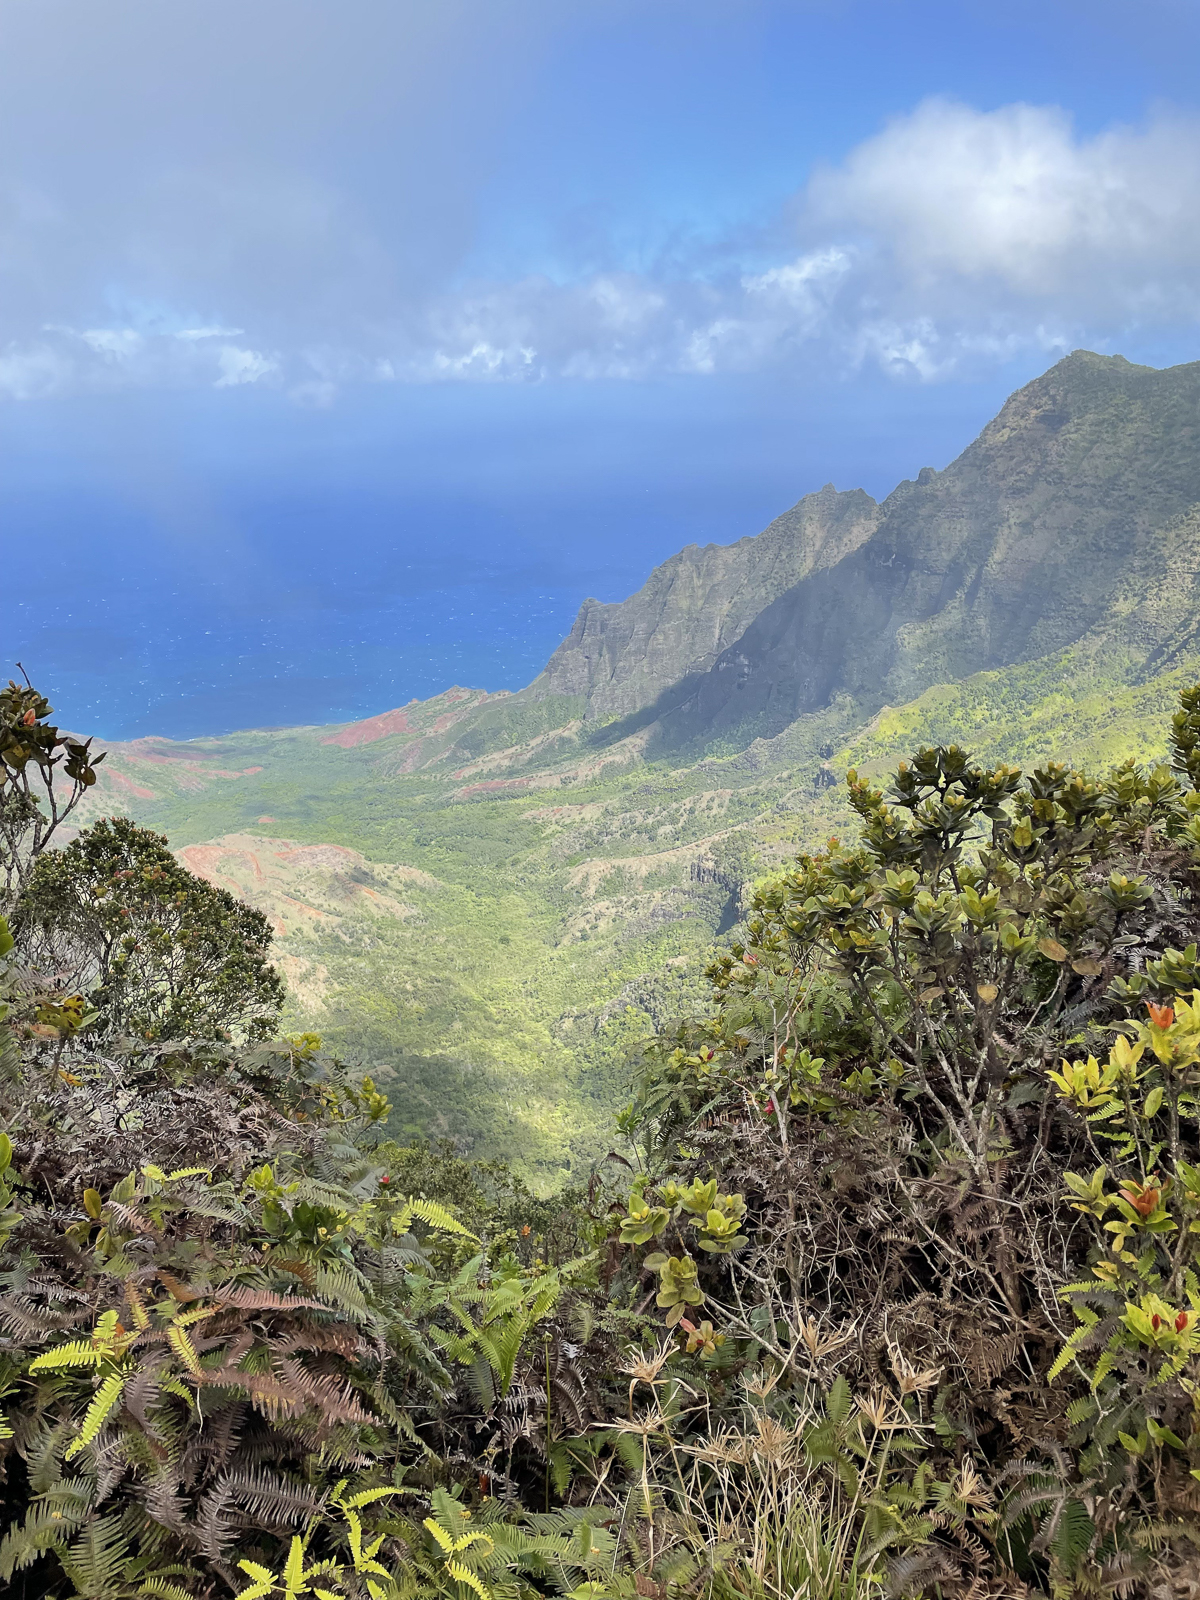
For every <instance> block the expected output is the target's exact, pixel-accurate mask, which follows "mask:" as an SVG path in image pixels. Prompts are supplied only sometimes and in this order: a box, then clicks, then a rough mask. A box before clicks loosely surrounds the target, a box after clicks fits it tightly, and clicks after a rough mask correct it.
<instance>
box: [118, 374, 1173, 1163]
mask: <svg viewBox="0 0 1200 1600" xmlns="http://www.w3.org/2000/svg"><path fill="white" fill-rule="evenodd" d="M1198 431H1200V364H1196V365H1193V366H1187V367H1177V368H1174V369H1170V370H1168V371H1165V372H1157V371H1154V370H1152V369H1149V368H1143V367H1132V366H1130V365H1129V363H1127V362H1123V361H1121V360H1120V359H1119V358H1103V357H1098V356H1091V355H1087V354H1085V353H1077V354H1076V355H1074V356H1072V357H1069V358H1068V359H1067V360H1066V361H1063V362H1061V363H1059V365H1058V366H1056V367H1055V368H1053V369H1052V370H1051V371H1050V372H1049V373H1047V374H1046V375H1045V376H1044V377H1043V378H1040V379H1038V380H1037V381H1036V382H1035V383H1033V384H1031V385H1029V386H1027V387H1026V388H1025V389H1023V390H1021V391H1020V392H1019V393H1018V394H1017V395H1014V396H1013V398H1012V399H1011V400H1010V401H1009V402H1008V404H1007V405H1006V406H1005V407H1004V410H1003V411H1002V412H1001V414H1000V416H999V417H998V418H997V419H996V420H995V421H994V422H993V423H991V424H989V426H988V427H987V428H986V429H985V430H984V432H983V433H982V434H981V436H980V438H979V439H978V440H977V441H976V442H975V443H974V444H973V445H972V446H970V448H969V449H968V450H967V451H965V452H964V454H963V455H962V456H961V457H960V458H959V459H958V461H956V462H955V463H953V464H952V465H951V467H949V468H947V469H946V471H945V472H943V473H940V474H939V473H930V472H928V471H926V472H923V473H922V474H921V478H920V480H919V481H917V482H916V483H909V484H904V485H901V486H900V488H899V489H897V490H896V491H895V492H894V493H893V494H892V495H891V496H889V497H888V499H887V500H886V501H885V502H884V503H883V505H882V506H876V505H875V502H873V501H872V500H870V498H869V497H868V496H866V495H863V494H861V493H860V492H856V493H851V494H843V495H838V494H836V493H835V492H834V491H832V490H831V489H826V490H823V491H821V493H820V494H818V495H812V496H808V497H806V499H805V500H802V501H801V502H800V503H799V505H798V506H797V507H796V508H794V510H793V511H792V512H790V513H788V514H787V515H786V516H785V517H782V518H780V519H779V520H778V521H777V522H776V523H774V524H772V526H771V528H769V529H768V530H767V531H766V532H765V533H763V534H761V535H759V536H758V538H757V539H748V540H742V541H740V542H739V543H738V544H736V545H733V546H729V547H717V546H710V547H708V548H707V549H705V550H697V549H696V548H695V547H692V548H690V549H689V550H687V551H684V552H681V554H680V555H679V556H677V557H674V558H673V559H672V561H670V562H667V563H665V564H664V566H663V567H661V568H660V569H658V571H657V572H656V573H654V574H653V575H652V576H651V578H650V580H649V581H648V583H647V585H646V586H645V588H643V589H642V590H641V591H639V593H638V594H637V595H635V596H632V597H631V598H630V599H629V600H627V601H625V602H623V603H622V604H621V605H619V606H604V607H602V606H597V605H596V604H595V603H594V602H588V603H587V604H585V606H584V607H583V609H582V610H581V612H580V616H579V619H578V620H577V622H576V625H575V628H574V629H573V630H572V633H571V635H570V637H569V638H568V639H567V640H566V641H565V642H564V644H563V646H562V647H561V648H560V650H559V651H557V652H556V654H555V656H554V657H553V658H552V660H551V662H550V663H549V664H548V666H547V669H546V671H545V672H544V673H543V674H542V675H541V676H540V677H539V679H538V680H536V681H535V683H534V684H532V685H531V686H530V687H529V688H528V689H526V690H523V691H521V692H520V693H519V694H515V695H513V694H496V695H489V694H484V693H482V692H479V691H472V690H466V689H453V690H450V691H448V692H447V693H446V694H445V695H441V696H438V697H437V698H435V699H433V700H430V701H426V702H423V703H420V704H418V703H413V704H412V705H409V706H407V707H404V708H402V709H399V710H395V711H390V712H386V713H383V714H381V715H380V716H378V717H372V718H369V719H366V720H365V721H363V722H360V723H355V724H351V725H348V726H344V727H337V728H297V729H284V730H271V731H257V732H254V731H251V732H246V733H238V734H234V735H230V736H228V737H226V738H222V739H207V740H194V741H190V742H188V743H186V744H173V743H171V742H169V741H165V740H139V741H136V742H134V743H131V744H126V745H120V746H116V747H114V748H113V750H112V753H111V756H110V759H109V761H108V763H106V765H105V766H104V767H103V768H102V769H101V772H102V774H103V779H102V784H101V786H100V787H99V788H98V790H97V792H96V794H95V796H94V798H93V810H94V811H96V812H103V811H113V810H117V809H120V810H124V811H127V812H129V813H131V814H133V815H135V816H137V817H138V818H139V819H141V820H143V821H146V822H148V823H152V824H153V825H155V826H157V827H160V828H162V829H163V830H164V831H166V832H167V833H168V834H169V836H170V838H171V840H172V843H173V845H174V846H175V847H176V848H177V849H178V850H179V851H180V852H181V854H182V855H183V858H184V860H185V861H187V862H188V863H189V865H192V866H193V869H194V870H197V871H200V872H203V873H204V874H205V875H206V876H210V877H213V878H214V879H216V880H217V881H220V882H222V883H225V884H227V885H228V886H229V887H233V888H235V889H236V890H237V892H238V893H240V894H242V895H243V896H244V897H245V898H247V899H248V900H251V901H253V902H254V903H256V904H259V905H261V906H262V907H263V908H264V909H265V910H267V912H268V914H269V915H271V917H272V919H273V920H274V922H275V924H276V928H277V941H278V949H279V952H280V959H281V962H282V965H283V967H284V970H285V973H286V975H287V977H288V980H289V984H290V993H291V1000H290V1006H291V1013H290V1020H291V1022H292V1023H293V1024H295V1025H296V1026H310V1027H315V1028H316V1029H318V1030H319V1031H320V1032H322V1033H323V1034H325V1035H326V1036H327V1037H328V1038H329V1039H330V1040H332V1041H333V1042H335V1043H337V1044H338V1045H340V1046H341V1047H342V1048H343V1049H345V1050H346V1051H348V1052H351V1053H353V1054H355V1055H357V1056H360V1057H361V1058H362V1059H363V1060H364V1062H366V1063H368V1064H370V1065H371V1066H372V1067H375V1066H378V1065H381V1064H383V1065H388V1066H390V1067H391V1068H392V1069H393V1072H394V1076H393V1078H392V1080H391V1082H390V1084H389V1089H390V1093H391V1095H392V1098H393V1102H394V1105H395V1113H394V1120H395V1127H396V1131H397V1132H404V1131H412V1130H422V1131H428V1132H434V1133H444V1134H446V1135H449V1136H452V1137H455V1138H457V1139H459V1140H461V1141H462V1142H463V1143H464V1144H467V1145H470V1147H471V1148H473V1149H474V1150H475V1151H476V1152H477V1153H486V1154H505V1155H508V1156H510V1157H515V1158H516V1159H517V1160H518V1162H519V1164H520V1165H521V1166H522V1167H523V1169H524V1170H525V1171H526V1172H528V1173H529V1174H530V1175H531V1176H532V1177H533V1178H534V1179H535V1181H538V1182H539V1183H541V1184H543V1185H546V1186H549V1185H551V1184H553V1183H554V1182H555V1181H556V1180H557V1179H558V1178H559V1177H560V1176H561V1174H562V1173H563V1171H564V1170H580V1169H581V1168H583V1167H585V1166H586V1165H587V1163H589V1162H590V1161H592V1160H594V1159H595V1158H596V1157H597V1156H599V1155H602V1154H603V1153H604V1149H605V1145H604V1143H603V1140H604V1134H605V1129H606V1127H607V1125H608V1120H609V1117H610V1115H611V1111H612V1109H613V1107H614V1105H616V1104H618V1103H619V1102H620V1100H621V1099H622V1097H623V1092H624V1080H625V1077H626V1074H627V1070H628V1069H627V1058H628V1053H629V1050H630V1048H631V1046H634V1045H636V1043H637V1041H638V1040H639V1039H640V1038H641V1037H643V1036H644V1035H645V1034H646V1032H647V1031H648V1029H649V1028H650V1027H651V1026H652V1025H653V1024H655V1023H658V1022H661V1021H664V1020H666V1019H667V1018H669V1017H670V1016H673V1015H676V1014H679V1013H680V1012H681V1011H686V1010H688V1009H689V1008H691V1007H694V1006H699V1005H700V1004H702V1003H703V1001H704V986H703V982H702V979H701V976H700V973H701V970H702V966H703V963H704V960H705V957H706V955H707V953H708V952H709V951H710V950H711V948H712V943H713V940H714V939H715V938H719V937H721V936H722V934H723V933H724V932H725V931H727V930H728V929H729V928H730V927H731V926H732V925H733V924H734V922H735V921H736V918H737V915H738V909H739V894H740V892H741V889H742V886H743V885H744V884H745V883H746V882H747V880H749V879H751V878H752V877H753V876H754V875H755V874H756V873H760V872H762V871H764V870H767V869H769V868H770V866H771V865H772V864H773V863H774V862H776V861H779V860H780V859H782V858H783V857H784V856H785V855H787V854H789V853H790V852H792V851H794V850H795V849H796V847H797V846H798V845H799V844H801V843H804V842H808V841H812V840H815V839H818V838H821V837H823V836H825V835H827V834H828V833H830V832H833V831H838V830H840V829H841V828H842V827H844V826H845V823H846V814H845V809H844V803H843V800H842V797H841V793H842V792H841V789H840V787H839V785H838V783H837V780H838V779H839V778H840V777H841V775H842V774H843V773H844V771H845V769H846V767H847V766H849V765H851V764H856V765H859V766H863V767H866V768H868V769H879V770H882V769H883V768H885V767H886V766H887V765H888V764H889V763H892V762H894V761H895V759H896V758H897V757H899V756H902V755H903V754H905V753H906V752H907V751H908V750H909V749H910V748H912V746H914V745H916V744H919V743H921V742H923V741H939V742H950V741H952V740H957V741H959V742H961V743H966V744H968V745H970V746H972V747H973V748H974V749H975V750H976V751H977V752H978V753H979V754H980V755H981V756H984V757H988V758H991V759H1006V760H1009V759H1011V760H1019V761H1030V760H1038V759H1046V758H1050V757H1053V758H1055V759H1072V760H1077V761H1082V762H1084V763H1093V764H1099V763H1101V762H1105V763H1107V762H1109V761H1112V760H1114V759H1120V758H1122V757H1124V756H1125V755H1127V754H1132V755H1136V756H1137V757H1138V758H1139V759H1150V758H1152V757H1155V756H1157V755H1158V754H1160V753H1161V752H1160V749H1159V746H1158V741H1159V740H1160V739H1161V737H1162V729H1163V728H1164V726H1165V725H1166V713H1167V712H1168V711H1169V709H1170V707H1171V703H1172V700H1173V697H1174V694H1175V693H1176V691H1177V688H1178V687H1179V685H1180V684H1181V683H1182V682H1187V681H1190V680H1191V679H1192V678H1195V677H1200V635H1198V629H1200V453H1198V452H1197V449H1196V444H1197V434H1198Z"/></svg>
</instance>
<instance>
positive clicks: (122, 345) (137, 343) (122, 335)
mask: <svg viewBox="0 0 1200 1600" xmlns="http://www.w3.org/2000/svg"><path fill="white" fill-rule="evenodd" d="M79 337H80V338H81V339H82V340H83V342H84V344H86V345H87V347H88V349H89V350H94V351H95V352H96V354H97V355H98V356H108V357H110V358H111V359H112V360H114V361H127V360H129V358H130V357H131V356H135V355H137V353H138V351H139V350H140V349H141V348H142V336H141V334H140V333H138V332H137V330H136V329H134V328H89V329H88V331H87V332H86V333H81V334H80V335H79Z"/></svg>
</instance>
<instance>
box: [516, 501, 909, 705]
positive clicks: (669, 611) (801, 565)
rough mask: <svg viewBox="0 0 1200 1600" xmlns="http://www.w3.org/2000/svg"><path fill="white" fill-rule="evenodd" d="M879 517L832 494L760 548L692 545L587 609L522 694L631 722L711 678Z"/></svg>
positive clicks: (798, 513) (787, 519)
mask: <svg viewBox="0 0 1200 1600" xmlns="http://www.w3.org/2000/svg"><path fill="white" fill-rule="evenodd" d="M879 516H880V508H879V506H878V505H877V504H876V502H875V501H874V500H872V498H871V496H870V495H869V494H866V493H864V491H863V490H861V489H853V490H851V491H850V492H849V493H846V494H839V493H838V492H837V490H836V489H835V488H834V487H833V485H832V484H831V483H830V484H826V485H825V487H824V488H823V489H822V490H820V491H819V492H818V493H817V494H809V495H805V497H804V498H803V499H802V500H801V501H799V502H798V504H796V505H795V506H793V507H792V509H791V510H790V511H786V512H784V514H783V515H782V516H781V517H777V518H776V519H775V521H774V522H772V523H771V525H770V526H769V527H768V528H766V529H764V531H763V532H762V533H760V534H759V535H758V536H757V538H747V539H739V540H738V542H737V543H736V544H730V545H718V544H709V545H705V546H703V548H701V547H700V546H699V545H694V544H693V545H688V546H687V548H686V549H684V550H681V551H680V552H679V554H678V555H674V556H672V557H671V559H670V560H669V561H664V562H663V564H662V566H661V567H658V568H656V569H655V571H654V572H652V573H651V575H650V577H649V578H648V579H647V581H646V583H645V585H644V586H643V587H642V588H641V589H639V590H638V592H637V593H636V594H634V595H631V596H630V597H629V599H628V600H622V601H620V602H619V603H618V604H615V605H604V604H602V603H601V602H600V601H598V600H585V601H584V603H583V605H582V606H581V607H580V610H579V615H578V617H577V618H576V619H575V626H574V627H573V628H572V629H571V632H570V634H569V635H568V636H567V638H566V639H564V640H563V642H562V644H561V645H560V646H559V647H558V649H557V650H556V651H555V652H554V654H553V656H551V658H550V660H549V662H548V663H547V665H546V669H545V671H544V672H543V673H542V675H541V677H540V678H539V679H538V680H537V681H536V683H534V684H533V685H531V687H530V690H528V691H526V693H529V694H532V695H572V696H578V695H582V696H584V697H586V700H587V713H586V715H587V718H588V720H596V719H604V718H608V717H613V716H617V717H620V716H626V715H628V714H629V713H631V712H636V711H638V710H640V709H641V708H642V707H644V706H648V705H651V704H653V703H654V702H655V701H656V700H658V699H659V697H660V696H662V695H663V694H665V693H667V692H669V691H670V690H672V689H674V688H675V687H676V686H677V685H679V684H680V683H681V682H683V681H684V680H686V679H688V678H690V677H692V676H694V675H696V674H700V673H704V672H707V671H708V669H709V668H710V667H711V666H712V665H713V664H714V662H715V661H716V660H717V658H718V656H720V655H721V652H722V651H723V650H725V649H726V648H727V647H728V646H730V645H732V644H733V643H734V642H735V641H736V640H738V639H740V638H741V636H742V634H743V633H744V632H745V630H746V628H747V627H748V626H749V625H750V623H751V622H752V621H753V620H754V618H755V617H756V616H758V615H759V613H760V612H761V611H762V610H763V609H764V608H765V607H766V606H768V605H769V604H770V603H771V601H773V600H774V599H776V598H777V596H779V595H781V594H783V593H785V592H786V591H787V590H789V589H791V588H792V587H793V586H794V585H795V584H796V583H798V582H799V581H800V580H801V579H802V578H804V577H806V576H808V575H809V574H810V573H814V572H820V571H824V570H826V569H828V568H830V567H833V566H835V565H836V564H837V563H838V562H840V561H841V560H842V559H843V558H844V557H845V556H846V555H848V554H849V553H850V552H851V551H853V550H855V549H857V548H858V546H859V545H861V544H862V543H863V542H864V540H866V539H868V538H870V536H871V534H872V533H873V532H874V530H875V528H876V526H877V525H878V522H879Z"/></svg>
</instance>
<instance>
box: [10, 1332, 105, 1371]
mask: <svg viewBox="0 0 1200 1600" xmlns="http://www.w3.org/2000/svg"><path fill="white" fill-rule="evenodd" d="M108 1359H109V1358H108V1356H107V1355H106V1354H105V1352H104V1351H103V1350H98V1349H97V1348H96V1346H95V1345H94V1344H93V1343H92V1341H91V1340H90V1339H74V1340H72V1342H71V1343H70V1344H60V1345H57V1346H56V1347H55V1348H54V1349H53V1350H46V1351H43V1353H42V1354H41V1355H40V1356H34V1358H33V1360H32V1361H31V1362H30V1363H29V1370H30V1372H59V1371H65V1370H67V1369H68V1368H71V1367H99V1366H102V1365H103V1364H104V1362H106V1361H107V1360H108Z"/></svg>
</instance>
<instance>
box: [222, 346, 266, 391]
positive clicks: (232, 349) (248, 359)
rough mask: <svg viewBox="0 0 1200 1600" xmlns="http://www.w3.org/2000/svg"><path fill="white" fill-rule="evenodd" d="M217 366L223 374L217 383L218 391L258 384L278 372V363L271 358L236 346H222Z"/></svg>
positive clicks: (259, 352) (256, 351) (257, 351)
mask: <svg viewBox="0 0 1200 1600" xmlns="http://www.w3.org/2000/svg"><path fill="white" fill-rule="evenodd" d="M217 366H218V367H219V368H220V373H221V376H220V377H219V378H218V379H217V383H216V387H217V388H218V389H229V388H232V387H234V386H235V385H236V384H239V383H257V382H258V380H259V379H260V378H266V377H269V376H270V375H271V374H272V373H273V372H276V371H277V370H278V363H277V362H276V361H273V360H272V359H271V357H270V356H264V355H263V354H262V352H261V351H259V350H242V349H239V347H238V346H237V345H234V344H226V345H222V346H221V350H220V353H219V354H218V356H217Z"/></svg>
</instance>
